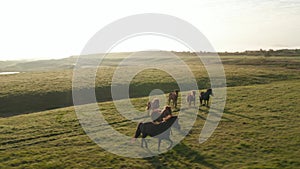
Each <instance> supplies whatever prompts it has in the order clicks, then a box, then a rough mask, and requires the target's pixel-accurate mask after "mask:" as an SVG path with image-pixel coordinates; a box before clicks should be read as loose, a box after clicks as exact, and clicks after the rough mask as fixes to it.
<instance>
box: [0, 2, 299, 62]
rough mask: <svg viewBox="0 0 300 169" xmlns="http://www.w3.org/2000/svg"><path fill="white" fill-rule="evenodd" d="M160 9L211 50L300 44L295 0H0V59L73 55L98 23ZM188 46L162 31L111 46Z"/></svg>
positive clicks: (131, 48)
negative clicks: (184, 23)
mask: <svg viewBox="0 0 300 169" xmlns="http://www.w3.org/2000/svg"><path fill="white" fill-rule="evenodd" d="M141 13H162V14H168V15H172V16H175V17H178V18H180V19H183V20H185V21H187V22H189V23H191V24H192V25H194V26H195V27H196V28H197V29H199V30H200V31H201V32H202V33H203V34H204V35H205V36H206V37H207V39H208V40H209V42H210V43H211V44H212V45H213V47H214V48H215V50H216V51H219V52H224V51H245V50H259V49H270V48H272V49H280V48H300V22H299V21H300V1H299V0H243V1H242V0H187V1H182V0H151V1H145V0H143V1H142V0H126V1H124V0H109V1H99V0H72V1H71V0H64V1H62V0H51V1H50V0H45V1H40V0H26V1H22V0H9V1H4V0H0V23H1V24H0V60H19V59H36V60H37V59H50V58H51V59H58V58H65V57H69V56H72V55H79V54H80V53H81V51H82V49H83V47H84V46H85V44H86V43H87V42H88V40H89V39H90V38H91V37H92V36H93V35H94V34H95V33H96V32H98V31H99V30H100V29H101V28H103V27H104V26H106V25H108V24H110V23H112V22H114V21H116V20H118V19H120V18H123V17H126V16H130V15H135V14H141ZM149 49H157V50H174V51H183V50H188V49H187V48H186V47H185V46H183V45H182V44H180V43H178V42H176V41H174V40H172V39H168V38H165V37H158V36H149V35H148V36H141V37H135V38H132V39H128V40H127V41H124V42H123V43H121V44H119V45H118V46H116V47H115V48H114V49H113V50H112V51H113V52H122V51H141V50H149Z"/></svg>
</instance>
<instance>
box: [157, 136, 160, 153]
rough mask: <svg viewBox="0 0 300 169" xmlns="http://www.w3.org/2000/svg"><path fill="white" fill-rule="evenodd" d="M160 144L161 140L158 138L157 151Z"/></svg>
mask: <svg viewBox="0 0 300 169" xmlns="http://www.w3.org/2000/svg"><path fill="white" fill-rule="evenodd" d="M160 143H161V138H158V148H157V150H158V151H160Z"/></svg>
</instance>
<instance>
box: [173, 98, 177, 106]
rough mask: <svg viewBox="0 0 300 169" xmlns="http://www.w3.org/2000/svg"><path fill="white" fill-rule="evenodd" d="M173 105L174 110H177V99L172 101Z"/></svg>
mask: <svg viewBox="0 0 300 169" xmlns="http://www.w3.org/2000/svg"><path fill="white" fill-rule="evenodd" d="M173 105H174V107H175V108H177V99H174V100H173Z"/></svg>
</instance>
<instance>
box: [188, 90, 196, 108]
mask: <svg viewBox="0 0 300 169" xmlns="http://www.w3.org/2000/svg"><path fill="white" fill-rule="evenodd" d="M186 101H187V102H188V103H189V106H191V104H192V102H194V106H195V104H196V91H191V93H189V94H188V95H187V97H186Z"/></svg>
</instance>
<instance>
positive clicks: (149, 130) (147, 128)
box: [134, 116, 180, 151]
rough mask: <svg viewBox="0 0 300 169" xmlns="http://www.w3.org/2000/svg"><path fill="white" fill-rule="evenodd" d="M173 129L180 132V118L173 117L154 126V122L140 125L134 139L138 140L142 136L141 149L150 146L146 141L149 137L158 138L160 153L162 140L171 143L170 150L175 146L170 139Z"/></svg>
mask: <svg viewBox="0 0 300 169" xmlns="http://www.w3.org/2000/svg"><path fill="white" fill-rule="evenodd" d="M171 127H175V128H177V129H178V130H180V125H179V123H178V117H177V116H172V117H171V118H170V119H168V120H167V121H165V122H162V123H159V124H154V123H153V122H146V123H139V124H138V127H137V129H136V132H135V136H134V139H136V138H138V137H139V136H140V135H141V134H142V143H141V147H144V144H145V147H146V148H148V144H147V142H146V140H145V138H146V137H147V136H150V137H155V138H158V151H160V143H161V141H162V140H168V141H169V142H170V146H169V147H168V149H170V148H171V147H172V146H173V141H172V140H171V139H170V133H171Z"/></svg>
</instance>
